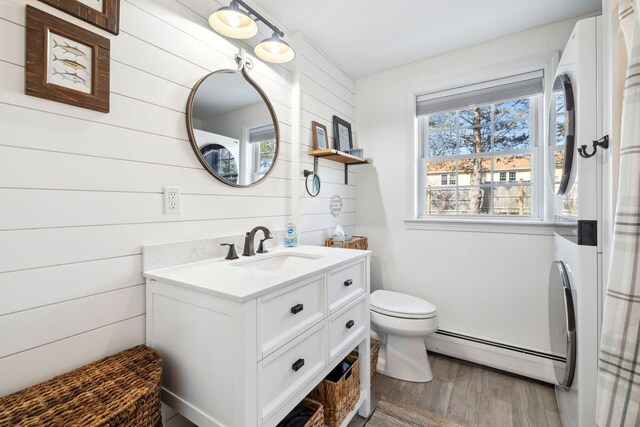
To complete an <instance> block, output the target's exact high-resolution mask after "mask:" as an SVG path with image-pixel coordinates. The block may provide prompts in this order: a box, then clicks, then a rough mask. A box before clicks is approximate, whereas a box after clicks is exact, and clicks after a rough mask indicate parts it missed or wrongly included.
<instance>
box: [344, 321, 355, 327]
mask: <svg viewBox="0 0 640 427" xmlns="http://www.w3.org/2000/svg"><path fill="white" fill-rule="evenodd" d="M355 324H356V322H354V321H353V320H349V321H348V322H347V324H346V325H345V326H346V327H347V329H351V328H353V325H355Z"/></svg>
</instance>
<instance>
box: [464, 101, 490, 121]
mask: <svg viewBox="0 0 640 427" xmlns="http://www.w3.org/2000/svg"><path fill="white" fill-rule="evenodd" d="M490 122H491V106H489V105H486V106H484V107H471V108H469V109H467V110H462V111H460V126H480V125H488V124H489V123H490Z"/></svg>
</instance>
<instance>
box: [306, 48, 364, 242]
mask: <svg viewBox="0 0 640 427" xmlns="http://www.w3.org/2000/svg"><path fill="white" fill-rule="evenodd" d="M298 41H299V44H298V46H296V47H297V52H298V64H297V65H298V67H299V68H298V74H299V76H300V77H299V78H300V97H301V99H300V105H301V107H300V110H301V111H300V113H301V114H300V165H301V168H302V169H308V170H312V169H313V158H312V157H311V156H309V155H308V154H307V152H308V151H309V150H311V149H313V139H312V133H311V122H312V121H316V122H319V123H321V124H323V125H325V126H326V127H327V130H328V131H329V132H328V133H329V141H330V142H331V143H332V144H335V139H334V136H333V116H334V115H337V116H338V117H341V118H343V119H345V120H346V121H348V122H349V123H351V126H352V131H353V132H354V135H353V137H354V146H356V145H357V138H356V135H355V128H356V126H355V107H354V105H355V84H354V81H353V79H352V78H351V77H350V76H348V75H347V74H345V73H344V72H343V71H342V70H341V69H340V68H338V67H337V66H336V65H335V64H334V63H333V62H332V61H331V59H330V58H329V57H327V55H325V54H324V53H323V52H321V51H320V50H319V49H318V48H316V47H315V46H314V45H313V44H312V43H311V42H309V41H308V40H307V39H305V38H304V37H300V38H299V40H298ZM334 147H335V145H334ZM359 167H366V166H353V167H351V168H350V169H349V184H348V185H345V184H344V166H343V165H342V164H340V163H336V162H332V161H328V160H324V159H320V161H319V169H318V175H319V176H320V178H321V181H322V185H321V187H320V194H319V195H318V196H317V197H314V198H312V197H310V196H309V195H308V194H307V192H306V190H305V188H304V182H302V183H301V184H300V196H301V201H300V225H299V233H300V241H301V242H302V243H305V244H313V245H323V244H324V241H325V238H326V237H331V236H332V235H333V231H334V229H335V227H336V225H337V224H340V225H342V226H343V227H344V229H345V232H346V233H347V234H353V233H354V231H355V187H356V185H355V184H356V174H357V170H358V168H359ZM300 179H301V180H304V177H303V175H300ZM333 195H339V196H340V197H341V198H342V202H343V206H342V213H341V214H340V216H338V217H337V218H335V217H334V216H333V215H331V213H330V212H329V201H330V199H331V196H333Z"/></svg>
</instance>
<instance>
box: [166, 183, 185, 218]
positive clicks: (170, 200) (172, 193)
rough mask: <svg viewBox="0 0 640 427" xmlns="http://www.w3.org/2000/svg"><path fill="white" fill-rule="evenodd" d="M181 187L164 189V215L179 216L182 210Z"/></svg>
mask: <svg viewBox="0 0 640 427" xmlns="http://www.w3.org/2000/svg"><path fill="white" fill-rule="evenodd" d="M180 198H181V197H180V187H164V213H165V215H167V214H179V213H180V209H181V205H182V204H181V201H180Z"/></svg>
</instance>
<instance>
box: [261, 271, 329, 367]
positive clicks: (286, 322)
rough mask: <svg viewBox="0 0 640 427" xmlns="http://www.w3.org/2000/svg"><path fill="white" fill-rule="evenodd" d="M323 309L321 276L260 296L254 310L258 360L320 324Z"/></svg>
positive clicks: (323, 299) (322, 317)
mask: <svg viewBox="0 0 640 427" xmlns="http://www.w3.org/2000/svg"><path fill="white" fill-rule="evenodd" d="M325 306H326V304H325V292H324V275H321V276H317V277H315V278H313V279H312V280H308V281H306V282H305V283H303V284H301V285H294V286H291V287H288V288H285V289H283V290H281V291H278V292H275V293H274V294H273V295H272V294H269V295H265V296H263V297H262V298H261V299H260V303H259V309H258V310H259V311H258V313H259V314H258V319H259V323H258V327H259V328H261V331H262V339H261V341H262V347H261V349H262V357H265V356H267V355H269V354H270V353H272V352H273V351H274V350H276V349H278V348H279V347H282V346H283V345H284V344H286V343H287V342H289V341H291V340H292V339H294V338H295V337H297V336H298V335H300V334H301V333H303V332H304V331H306V330H307V329H309V328H311V327H312V326H314V325H316V324H317V323H318V322H320V321H322V320H323V319H324V318H325Z"/></svg>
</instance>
